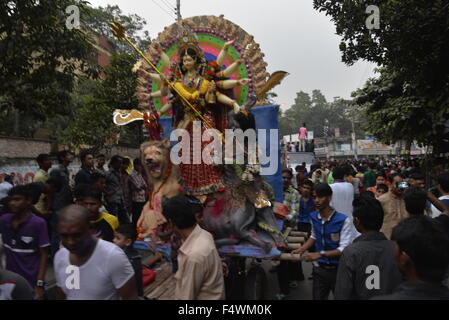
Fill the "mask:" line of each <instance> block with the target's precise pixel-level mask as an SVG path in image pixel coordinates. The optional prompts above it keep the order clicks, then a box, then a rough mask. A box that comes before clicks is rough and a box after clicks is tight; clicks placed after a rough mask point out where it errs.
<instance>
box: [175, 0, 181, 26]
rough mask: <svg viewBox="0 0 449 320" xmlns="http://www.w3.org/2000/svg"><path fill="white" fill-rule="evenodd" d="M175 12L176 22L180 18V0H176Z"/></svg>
mask: <svg viewBox="0 0 449 320" xmlns="http://www.w3.org/2000/svg"><path fill="white" fill-rule="evenodd" d="M176 13H177V15H178V22H179V21H181V20H182V17H181V0H176Z"/></svg>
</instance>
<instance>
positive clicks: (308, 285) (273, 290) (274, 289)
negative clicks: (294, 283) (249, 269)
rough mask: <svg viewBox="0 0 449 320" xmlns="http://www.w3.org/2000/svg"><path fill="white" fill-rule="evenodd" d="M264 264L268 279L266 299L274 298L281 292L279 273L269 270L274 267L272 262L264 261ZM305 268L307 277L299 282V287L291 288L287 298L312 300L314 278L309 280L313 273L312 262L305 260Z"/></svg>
mask: <svg viewBox="0 0 449 320" xmlns="http://www.w3.org/2000/svg"><path fill="white" fill-rule="evenodd" d="M262 266H263V268H264V269H265V271H266V274H267V280H268V281H267V292H266V299H268V300H274V299H275V296H276V294H278V293H279V285H278V279H277V274H276V273H271V272H269V270H270V269H271V267H272V264H271V262H269V261H264V262H263V264H262ZM303 270H304V276H305V278H306V279H305V280H304V281H301V282H299V286H298V287H297V288H295V289H290V296H289V297H288V298H287V299H286V300H312V280H308V279H309V277H310V276H311V275H312V264H311V263H307V262H303Z"/></svg>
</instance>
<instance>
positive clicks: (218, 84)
mask: <svg viewBox="0 0 449 320" xmlns="http://www.w3.org/2000/svg"><path fill="white" fill-rule="evenodd" d="M232 43H233V41H230V42H226V43H225V46H224V47H223V49H222V50H221V52H220V54H219V56H218V57H217V60H216V61H213V62H207V61H206V58H205V55H204V53H203V51H202V50H201V48H200V47H199V44H198V41H197V40H196V38H195V36H193V35H192V34H190V33H187V32H184V34H183V36H182V38H181V39H180V40H179V44H178V56H179V60H178V62H177V63H173V64H171V67H170V75H169V79H168V81H169V82H170V83H171V84H172V86H173V87H174V88H175V89H176V90H170V88H169V87H168V85H167V83H166V79H165V77H164V76H160V75H157V74H151V75H150V76H151V78H152V79H153V80H156V81H158V82H159V83H160V84H161V86H162V87H161V89H160V90H159V91H157V92H154V93H152V94H149V95H147V96H148V98H155V97H158V98H161V97H167V96H168V97H169V99H168V103H167V104H166V105H165V106H163V107H162V108H161V110H160V111H159V112H158V116H159V117H160V116H162V115H164V114H165V113H166V112H168V111H169V110H172V111H173V122H174V123H173V125H174V128H178V129H179V128H181V129H185V130H187V132H188V133H189V137H190V139H193V137H194V134H193V122H194V121H195V120H199V121H201V123H202V125H201V126H202V127H201V137H202V136H203V133H204V131H205V130H207V129H217V130H218V131H219V132H221V133H224V130H225V129H226V128H228V113H229V112H234V113H235V114H237V113H240V112H245V111H244V108H243V107H240V106H239V104H238V103H237V102H236V101H235V100H233V99H231V98H230V96H231V95H232V89H234V88H235V87H237V86H245V85H247V84H248V83H249V81H250V80H249V79H240V80H228V79H227V78H228V77H229V76H230V75H231V74H233V73H234V72H235V71H236V70H237V68H238V66H239V64H240V63H241V62H242V61H243V60H237V61H236V62H234V63H233V64H231V65H230V66H229V67H228V68H226V69H224V70H223V64H224V60H225V58H226V51H227V49H228V47H229V46H230V45H231V44H232ZM160 53H161V57H162V60H163V61H164V63H166V64H169V63H170V60H169V58H168V56H167V55H166V54H165V53H164V52H163V51H162V50H161V51H160ZM180 95H182V97H180ZM186 100H187V101H188V102H190V105H191V106H193V107H194V109H193V108H191V106H189V104H187V103H186ZM195 110H196V111H195ZM156 119H157V117H155V116H153V119H151V120H156ZM193 142H194V141H191V143H190V148H191V150H190V151H191V152H190V158H191V159H190V161H188V163H181V164H180V165H179V169H180V172H181V181H182V185H183V188H184V192H185V193H186V194H188V195H191V196H196V197H198V198H204V196H205V195H207V194H210V193H214V192H217V191H221V190H222V189H223V188H224V185H223V182H222V176H223V167H222V166H221V165H216V164H206V163H201V164H194V162H195V161H194V159H193V155H194V152H193V150H192V149H193V147H194V145H195V143H193ZM220 142H221V141H220ZM209 144H210V141H201V142H200V146H201V152H199V154H202V151H203V149H204V147H206V146H207V145H209ZM195 151H196V152H197V153H198V150H195ZM201 162H203V161H201Z"/></svg>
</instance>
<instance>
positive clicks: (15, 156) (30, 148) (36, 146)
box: [0, 137, 140, 184]
mask: <svg viewBox="0 0 449 320" xmlns="http://www.w3.org/2000/svg"><path fill="white" fill-rule="evenodd" d="M51 151H52V142H51V141H46V140H35V139H22V138H9V137H0V183H1V182H3V177H4V176H5V174H11V173H15V176H16V177H15V184H26V183H30V182H32V181H33V178H34V174H35V173H36V172H37V170H38V169H39V167H38V166H37V163H36V161H35V159H36V157H37V156H38V155H39V154H41V153H51ZM102 153H103V154H105V155H106V157H107V158H108V159H109V158H110V157H112V156H113V155H116V154H118V155H121V156H128V157H130V158H131V159H134V158H137V157H139V155H140V151H139V149H136V148H131V147H127V146H117V147H114V148H113V149H112V150H110V151H109V152H106V151H104V152H102ZM56 164H57V161H56V159H54V161H53V165H56ZM80 166H81V164H80V161H79V159H78V158H76V159H75V161H74V162H73V163H72V164H71V165H70V167H69V171H70V173H71V175H72V176H75V175H76V173H77V172H78V170H79V169H80Z"/></svg>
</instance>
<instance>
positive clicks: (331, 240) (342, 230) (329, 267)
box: [292, 184, 353, 300]
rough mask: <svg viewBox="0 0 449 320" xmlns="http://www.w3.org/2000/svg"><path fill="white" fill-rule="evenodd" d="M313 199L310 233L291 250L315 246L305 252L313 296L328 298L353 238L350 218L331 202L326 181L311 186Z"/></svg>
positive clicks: (330, 194)
mask: <svg viewBox="0 0 449 320" xmlns="http://www.w3.org/2000/svg"><path fill="white" fill-rule="evenodd" d="M312 194H313V200H314V202H315V207H316V209H317V210H318V211H314V212H312V214H311V215H310V219H311V222H312V235H311V237H310V238H309V240H307V242H306V243H305V244H304V245H303V246H302V247H301V248H299V249H297V250H295V251H293V252H292V253H293V254H300V255H302V254H304V253H305V252H306V251H307V250H309V249H311V248H312V247H313V246H315V251H316V252H310V253H307V254H306V255H305V257H304V258H305V260H306V261H308V262H313V299H314V300H327V299H328V297H329V293H330V291H332V292H334V290H335V283H336V280H337V270H338V262H339V259H340V256H341V254H342V252H343V250H344V249H345V248H346V247H347V246H348V245H349V244H350V243H351V242H352V240H353V239H352V237H353V233H352V229H351V219H349V218H348V216H346V215H344V214H342V213H340V212H337V211H335V209H333V208H332V207H331V206H330V202H331V199H332V189H331V187H330V186H329V185H328V184H318V185H316V186H315V188H314V189H313V193H312Z"/></svg>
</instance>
